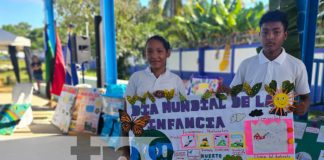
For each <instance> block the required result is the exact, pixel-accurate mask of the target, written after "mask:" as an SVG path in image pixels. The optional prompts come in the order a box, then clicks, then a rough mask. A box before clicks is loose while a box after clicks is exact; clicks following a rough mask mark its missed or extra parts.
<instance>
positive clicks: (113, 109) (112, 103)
mask: <svg viewBox="0 0 324 160" xmlns="http://www.w3.org/2000/svg"><path fill="white" fill-rule="evenodd" d="M102 102H103V108H102V112H103V113H105V114H107V115H111V116H116V117H119V113H118V110H119V109H124V103H125V102H124V99H123V98H113V97H106V96H104V97H102Z"/></svg>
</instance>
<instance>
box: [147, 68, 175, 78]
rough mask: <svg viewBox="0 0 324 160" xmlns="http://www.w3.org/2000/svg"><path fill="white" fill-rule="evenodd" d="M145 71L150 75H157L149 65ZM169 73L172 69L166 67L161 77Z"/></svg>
mask: <svg viewBox="0 0 324 160" xmlns="http://www.w3.org/2000/svg"><path fill="white" fill-rule="evenodd" d="M145 72H146V73H148V74H149V75H151V76H154V77H155V75H154V73H153V72H152V70H151V67H150V66H148V67H147V68H146V69H145ZM169 74H170V70H169V69H168V68H166V70H165V72H164V73H162V74H161V75H160V77H161V76H168V75H169Z"/></svg>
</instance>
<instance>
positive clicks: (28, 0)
mask: <svg viewBox="0 0 324 160" xmlns="http://www.w3.org/2000/svg"><path fill="white" fill-rule="evenodd" d="M43 8H44V4H43V0H0V26H2V25H4V24H12V25H15V24H18V23H19V22H27V23H28V24H30V25H31V26H32V28H40V27H43V21H44V12H43Z"/></svg>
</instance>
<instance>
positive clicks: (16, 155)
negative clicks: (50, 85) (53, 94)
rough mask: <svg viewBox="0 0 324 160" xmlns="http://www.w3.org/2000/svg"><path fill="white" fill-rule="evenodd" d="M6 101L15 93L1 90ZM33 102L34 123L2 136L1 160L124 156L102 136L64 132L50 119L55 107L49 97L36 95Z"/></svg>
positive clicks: (0, 100) (89, 159)
mask: <svg viewBox="0 0 324 160" xmlns="http://www.w3.org/2000/svg"><path fill="white" fill-rule="evenodd" d="M6 103H11V94H10V93H0V104H6ZM32 105H33V107H32V109H33V116H34V120H33V123H32V124H31V125H30V126H28V127H26V128H21V129H17V130H15V132H14V134H13V135H10V136H2V135H0V159H1V160H22V159H26V160H104V159H105V160H106V159H109V160H116V159H119V158H120V155H121V152H120V151H115V150H114V149H113V148H108V147H104V146H107V143H106V142H105V141H103V139H102V138H101V137H99V136H93V137H89V136H78V137H76V136H68V135H63V134H62V133H61V132H60V130H58V129H57V128H56V127H55V126H54V125H52V124H51V122H50V120H51V119H52V116H53V114H54V109H52V108H50V107H49V106H48V100H46V99H44V98H42V97H38V96H33V99H32ZM77 144H78V145H77ZM90 146H91V147H90ZM75 154H79V156H77V155H75ZM91 154H92V156H90V155H91ZM103 155H105V157H103Z"/></svg>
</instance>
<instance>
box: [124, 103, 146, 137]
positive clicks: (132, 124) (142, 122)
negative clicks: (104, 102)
mask: <svg viewBox="0 0 324 160" xmlns="http://www.w3.org/2000/svg"><path fill="white" fill-rule="evenodd" d="M119 118H120V121H121V128H122V131H123V132H125V133H128V132H129V131H130V130H132V131H133V133H134V135H135V136H136V137H139V136H141V135H142V134H143V131H144V129H143V128H144V127H145V126H146V125H147V123H148V122H149V121H150V116H148V115H145V116H142V117H139V118H137V119H136V120H134V119H133V120H132V119H131V117H130V116H129V115H128V114H127V112H125V111H123V110H121V109H120V110H119Z"/></svg>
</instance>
